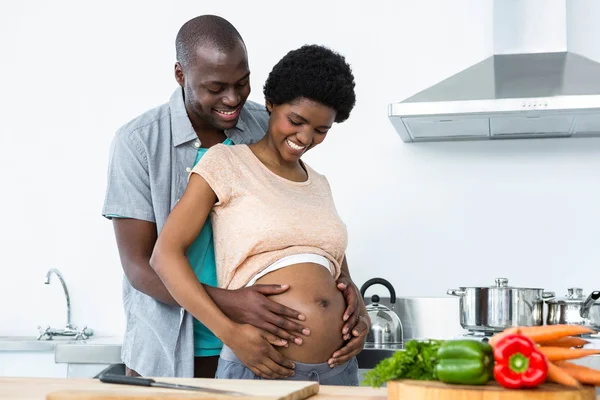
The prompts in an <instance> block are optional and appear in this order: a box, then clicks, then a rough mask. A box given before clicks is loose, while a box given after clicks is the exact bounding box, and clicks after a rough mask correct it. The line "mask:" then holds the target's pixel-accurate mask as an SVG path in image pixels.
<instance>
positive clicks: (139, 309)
mask: <svg viewBox="0 0 600 400" xmlns="http://www.w3.org/2000/svg"><path fill="white" fill-rule="evenodd" d="M176 51H177V62H176V63H175V79H176V80H177V82H178V84H179V86H180V87H178V88H177V90H175V92H174V93H173V95H172V96H171V99H170V101H169V103H167V104H164V105H161V106H159V107H157V108H155V109H152V110H150V111H148V112H146V113H144V114H142V115H141V116H139V117H137V118H135V119H134V120H132V121H131V122H129V123H127V124H126V125H124V126H123V127H121V128H120V129H119V131H118V132H117V134H116V136H115V138H114V140H113V143H112V146H111V152H110V161H109V167H108V185H107V191H106V199H105V203H104V208H103V212H102V213H103V215H104V216H105V217H106V218H109V219H112V221H113V226H114V230H115V236H116V240H117V246H118V249H119V255H120V258H121V264H122V266H123V270H124V273H125V277H126V279H124V280H123V303H124V308H125V314H126V320H127V326H126V332H125V337H124V343H123V349H122V358H123V362H124V363H125V365H126V367H127V374H128V375H142V376H177V377H192V376H194V377H214V374H215V371H216V366H217V362H218V355H219V352H220V350H221V347H222V343H221V342H220V341H219V340H218V339H217V338H216V337H215V336H214V335H213V334H212V333H211V332H210V331H209V330H208V329H206V327H204V326H203V325H202V324H200V323H199V322H198V321H197V320H195V319H194V318H193V317H192V316H191V315H190V314H189V313H187V312H185V310H184V309H182V308H181V307H180V306H179V305H178V304H177V303H176V302H175V300H174V299H173V298H172V296H171V295H170V293H169V292H168V291H167V289H166V288H165V286H164V284H163V283H162V282H161V280H160V279H159V278H158V276H157V275H156V273H155V272H154V271H153V269H152V268H151V267H150V265H149V260H150V256H151V255H152V250H153V247H154V244H155V242H156V238H157V235H158V232H160V230H161V229H162V226H163V224H164V222H165V220H166V218H167V215H168V214H169V212H170V211H171V209H172V208H173V206H174V205H175V203H176V202H177V201H178V199H179V198H180V196H181V195H182V194H183V192H184V190H185V187H186V184H187V177H188V173H189V171H190V170H191V168H193V166H194V165H195V163H197V162H198V160H199V159H200V158H201V157H202V155H203V154H204V153H205V152H206V149H208V148H210V147H211V146H213V145H215V144H217V143H225V144H228V145H234V144H239V143H244V144H250V143H253V142H256V141H258V140H259V139H260V138H261V137H262V136H263V135H264V133H265V131H266V129H267V121H268V114H267V112H266V109H265V107H264V106H260V105H258V104H256V103H253V102H250V101H246V100H247V98H248V96H249V94H250V82H249V79H250V70H249V67H248V57H247V53H246V47H245V44H244V41H243V40H242V38H241V36H240V34H239V33H238V31H237V30H236V29H235V28H234V27H233V26H232V25H231V24H230V23H229V22H228V21H226V20H225V19H223V18H220V17H217V16H212V15H204V16H200V17H196V18H194V19H192V20H190V21H188V22H186V23H185V24H184V25H183V26H182V27H181V29H180V30H179V32H178V34H177V38H176ZM212 240H213V238H212V227H211V225H210V221H207V223H206V225H205V226H204V228H203V230H202V232H201V234H200V235H199V236H198V238H197V239H196V241H195V242H194V244H193V245H192V246H191V248H190V250H189V251H188V258H189V260H190V264H191V265H192V266H193V267H194V269H195V272H196V275H197V276H198V279H199V280H200V282H201V283H202V284H203V285H204V287H205V288H206V290H207V292H208V294H209V295H210V296H211V298H212V299H213V301H214V302H215V303H216V304H217V305H218V306H219V308H221V309H222V310H223V312H224V313H225V314H226V315H227V316H228V317H230V318H231V319H232V320H234V321H236V322H239V323H248V324H252V325H254V326H256V327H258V328H261V329H263V330H265V331H267V332H270V333H272V334H274V335H276V336H278V337H280V338H281V339H284V340H287V341H294V342H295V343H297V344H301V343H302V335H303V334H309V332H307V331H306V330H305V328H304V327H303V326H302V325H301V321H302V320H303V316H302V315H300V314H299V313H298V312H297V311H295V310H292V309H289V308H287V307H284V306H282V305H280V304H278V303H275V302H273V301H271V300H269V299H268V297H266V296H268V295H273V294H278V293H282V292H283V291H285V290H287V289H288V287H289V286H288V285H283V286H279V285H256V286H253V287H250V288H244V289H240V290H234V291H230V290H222V289H218V288H217V287H216V286H217V279H216V271H215V259H214V246H213V242H212ZM344 261H345V260H344ZM343 267H344V273H343V275H342V276H341V277H340V279H339V280H338V283H339V285H338V287H339V288H340V290H343V293H344V296H345V298H346V301H347V304H348V309H347V311H346V315H345V317H346V318H347V324H346V325H345V327H344V335H345V337H346V338H347V339H348V340H349V341H348V342H347V344H346V346H344V348H342V349H340V350H339V351H338V352H336V353H335V354H334V355H333V356H335V357H333V356H332V358H331V360H330V363H331V364H336V363H342V362H345V361H346V360H347V359H349V358H350V357H352V356H353V355H355V354H357V353H358V352H359V351H360V350H362V347H363V345H364V339H365V336H366V333H367V331H368V326H369V322H368V316H367V313H366V310H365V307H364V304H363V302H362V298H361V297H360V294H359V293H358V289H357V288H356V286H355V285H354V284H353V283H352V281H351V279H350V277H349V274H348V268H347V265H346V264H345V262H344V266H343ZM352 336H353V337H352ZM265 347H270V346H261V349H264V348H265ZM257 351H259V350H258V349H257ZM261 351H264V350H261ZM273 353H275V354H277V355H279V357H277V356H275V357H274V358H273V357H272V359H273V361H275V362H276V363H277V364H278V366H279V367H280V368H279V369H278V370H276V371H273V372H272V375H270V377H273V378H281V377H286V376H289V375H290V374H291V373H292V369H291V366H292V363H291V362H290V361H289V360H285V359H283V357H282V356H281V355H280V354H279V353H278V352H273ZM268 354H272V353H268ZM192 355H194V356H192Z"/></svg>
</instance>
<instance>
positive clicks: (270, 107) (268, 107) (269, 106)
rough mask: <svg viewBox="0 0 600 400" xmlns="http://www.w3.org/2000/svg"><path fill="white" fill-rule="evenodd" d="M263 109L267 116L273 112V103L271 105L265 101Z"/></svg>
mask: <svg viewBox="0 0 600 400" xmlns="http://www.w3.org/2000/svg"><path fill="white" fill-rule="evenodd" d="M265 107H267V112H268V113H269V114H271V112H273V103H271V102H270V101H269V100H265Z"/></svg>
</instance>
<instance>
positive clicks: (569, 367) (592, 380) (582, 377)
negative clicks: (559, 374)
mask: <svg viewBox="0 0 600 400" xmlns="http://www.w3.org/2000/svg"><path fill="white" fill-rule="evenodd" d="M556 365H557V366H558V367H559V368H561V369H563V370H565V371H566V372H567V373H568V374H569V375H571V376H572V377H573V378H575V379H577V380H578V381H579V382H581V383H583V384H586V385H594V386H600V371H598V370H596V369H593V368H588V367H584V366H583V365H578V364H574V363H570V362H567V361H558V362H557V363H556Z"/></svg>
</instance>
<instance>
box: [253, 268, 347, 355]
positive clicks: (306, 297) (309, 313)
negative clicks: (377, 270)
mask: <svg viewBox="0 0 600 400" xmlns="http://www.w3.org/2000/svg"><path fill="white" fill-rule="evenodd" d="M284 283H287V284H289V285H290V288H289V289H288V290H287V291H286V292H284V293H282V294H278V295H274V296H270V298H271V300H273V301H276V302H278V303H280V304H283V305H285V306H288V307H290V308H293V309H294V310H296V311H299V312H301V313H302V314H304V315H305V316H306V320H305V321H300V323H301V324H302V325H304V326H305V327H307V328H308V329H310V335H308V336H304V335H301V337H302V340H303V342H302V344H301V345H297V344H295V343H290V344H289V347H288V348H283V347H279V348H278V350H279V351H280V352H281V354H282V355H283V356H284V357H287V358H288V359H290V360H293V361H297V362H301V363H308V364H316V363H323V362H327V360H329V358H331V355H332V354H333V353H334V352H335V351H336V350H338V349H339V348H341V347H342V345H343V344H344V340H343V339H342V326H343V324H344V321H343V319H342V318H343V315H344V310H345V309H346V303H345V300H344V296H343V295H342V292H341V291H340V290H339V289H338V288H337V287H336V284H335V281H334V279H333V276H332V275H331V273H330V272H329V270H328V269H326V268H324V267H323V266H322V265H318V264H313V263H301V264H294V265H291V266H289V267H285V268H282V269H278V270H276V271H273V272H270V273H269V274H267V275H265V276H263V277H262V278H260V279H259V280H258V281H257V282H256V284H284Z"/></svg>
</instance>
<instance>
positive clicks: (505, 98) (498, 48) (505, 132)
mask: <svg viewBox="0 0 600 400" xmlns="http://www.w3.org/2000/svg"><path fill="white" fill-rule="evenodd" d="M533 3H536V1H534V0H528V1H526V2H522V1H520V2H517V1H506V0H495V3H494V12H495V13H498V14H500V16H497V15H494V24H495V27H494V54H493V55H492V56H490V57H489V58H487V59H485V60H483V61H481V62H479V63H478V64H475V65H473V66H471V67H469V68H467V69H465V70H463V71H461V72H459V73H457V74H455V75H453V76H451V77H450V78H448V79H446V80H444V81H442V82H439V83H438V84H436V85H434V86H432V87H430V88H428V89H425V90H423V91H421V92H419V93H417V94H415V95H414V96H412V97H410V98H408V99H406V100H404V101H402V102H400V103H395V104H390V106H389V118H390V120H391V122H392V124H393V125H394V127H395V129H396V131H397V132H398V134H399V135H400V137H401V138H402V140H403V141H405V142H423V141H448V140H489V139H517V138H541V137H589V136H600V63H598V62H595V61H592V60H591V59H589V58H586V57H585V56H583V55H581V54H575V53H574V52H573V51H569V50H568V49H565V47H567V46H566V44H567V43H569V44H570V43H572V41H569V40H567V37H566V36H567V34H568V32H569V29H568V28H569V23H568V22H569V21H568V20H569V17H568V16H569V15H571V16H573V13H568V12H567V11H568V7H571V6H572V5H571V3H570V2H569V1H565V0H555V1H554V3H553V4H554V6H555V8H554V10H548V9H546V11H547V12H548V11H550V12H553V13H554V14H553V15H551V16H550V17H548V18H546V19H545V20H544V18H543V12H542V15H541V17H540V12H541V10H538V11H534V10H532V9H531V6H532V5H535V4H533ZM547 4H548V1H545V2H541V1H540V2H537V5H547ZM527 7H529V9H528V8H527ZM557 7H558V8H557ZM561 7H565V8H564V10H562V11H564V14H561V12H560V11H561V10H560V8H561ZM557 9H558V10H559V12H558V13H557V11H556V10H557ZM533 12H535V13H536V18H531V17H528V15H529V14H531V15H533ZM563 16H564V20H563V21H562V22H563V23H562V29H564V35H565V38H564V41H563V42H562V43H561V44H558V45H556V46H552V47H553V48H552V49H550V50H551V51H548V46H547V43H546V44H545V46H543V45H541V43H539V41H536V40H537V39H535V37H534V36H533V35H535V33H532V34H531V37H523V36H521V37H520V38H515V35H514V31H515V30H516V31H520V32H536V31H537V35H540V33H541V34H542V35H541V36H543V33H544V32H543V31H544V30H545V29H554V30H555V29H556V28H557V25H556V22H557V21H556V20H555V21H552V19H553V18H554V19H556V18H560V19H562V18H563ZM519 21H521V22H519ZM540 21H542V22H540ZM544 21H545V23H546V25H547V26H543V25H541V26H536V27H535V29H531V27H530V26H527V27H523V26H517V27H516V28H520V29H515V24H520V23H521V24H540V23H543V22H544ZM496 25H498V26H499V27H504V28H503V29H504V31H502V30H501V29H496ZM559 26H560V25H559ZM526 28H527V29H526ZM578 29H580V27H578ZM540 30H541V31H542V32H540ZM506 32H508V33H506ZM506 35H511V36H506ZM580 36H581V35H580ZM538 37H539V36H538ZM516 40H517V42H515V41H516ZM519 41H522V42H523V43H527V44H525V45H522V44H521V42H519ZM596 46H597V44H596ZM576 47H577V48H578V49H581V48H582V46H576ZM583 47H585V46H583ZM515 49H518V50H521V51H515ZM540 49H544V50H545V51H539V50H540ZM522 50H525V51H522ZM552 50H559V51H552Z"/></svg>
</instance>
